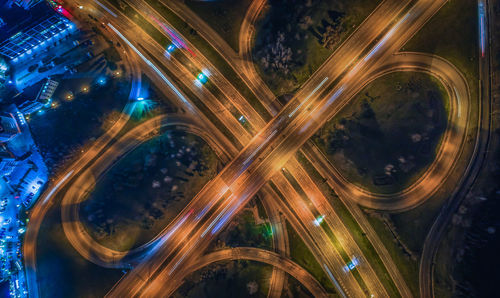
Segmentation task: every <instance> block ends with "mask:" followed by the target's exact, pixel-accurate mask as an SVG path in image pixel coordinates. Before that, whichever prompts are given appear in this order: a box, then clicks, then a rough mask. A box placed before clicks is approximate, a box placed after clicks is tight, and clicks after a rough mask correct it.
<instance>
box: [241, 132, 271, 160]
mask: <svg viewBox="0 0 500 298" xmlns="http://www.w3.org/2000/svg"><path fill="white" fill-rule="evenodd" d="M277 132H278V131H277V130H274V131H273V133H272V134H270V135H269V136H268V137H267V139H266V140H265V141H264V142H263V143H262V144H260V145H259V147H257V149H256V150H254V152H252V154H250V156H249V157H248V158H247V159H246V160H245V161H244V162H243V165H246V164H247V163H248V162H249V161H250V160H251V159H252V158H253V157H254V156H255V154H257V153H258V152H259V151H260V149H262V147H263V146H264V145H265V144H266V143H267V142H269V140H270V139H271V138H272V137H273V136H274V135H275V134H276V133H277Z"/></svg>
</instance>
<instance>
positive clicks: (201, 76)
mask: <svg viewBox="0 0 500 298" xmlns="http://www.w3.org/2000/svg"><path fill="white" fill-rule="evenodd" d="M197 79H198V81H200V83H202V84H206V83H207V82H208V77H207V76H206V75H205V74H204V73H203V72H200V73H199V74H198V76H197Z"/></svg>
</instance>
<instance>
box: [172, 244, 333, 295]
mask: <svg viewBox="0 0 500 298" xmlns="http://www.w3.org/2000/svg"><path fill="white" fill-rule="evenodd" d="M229 260H249V261H256V262H261V263H265V264H269V265H272V266H274V267H276V268H278V269H280V270H282V271H284V272H286V273H288V274H289V275H291V276H293V277H294V278H295V279H296V280H298V281H299V282H300V283H301V284H302V285H304V286H305V287H306V288H307V290H308V291H309V292H310V293H311V294H312V295H313V296H314V297H329V295H328V293H327V292H326V291H325V289H324V288H323V287H322V286H321V284H320V283H319V282H318V281H317V280H316V279H315V278H314V277H313V276H312V275H311V274H310V273H309V272H307V271H306V270H305V269H304V268H302V267H301V266H299V265H298V264H297V263H295V262H293V261H292V260H290V259H289V258H287V257H284V256H281V255H279V254H277V253H274V252H272V251H268V250H264V249H260V248H254V247H235V248H230V249H224V250H218V251H215V252H212V253H209V254H207V255H204V256H203V257H201V258H199V259H197V261H196V262H195V263H193V264H192V265H190V266H189V267H187V268H186V269H183V271H182V274H179V275H178V276H179V280H182V279H184V278H185V277H186V276H187V275H189V274H190V273H192V272H195V271H197V270H199V269H201V268H203V267H206V266H207V265H210V264H212V263H215V262H220V261H229ZM170 284H171V286H170V287H169V289H168V291H167V292H166V293H165V296H169V295H171V294H173V292H174V291H175V290H176V289H177V285H179V284H180V283H177V282H171V283H170Z"/></svg>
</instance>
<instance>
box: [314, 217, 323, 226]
mask: <svg viewBox="0 0 500 298" xmlns="http://www.w3.org/2000/svg"><path fill="white" fill-rule="evenodd" d="M324 218H325V216H324V215H320V216H318V217H317V218H316V219H315V220H314V225H315V226H317V227H319V225H320V224H321V223H322V222H323V219H324Z"/></svg>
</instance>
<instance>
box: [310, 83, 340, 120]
mask: <svg viewBox="0 0 500 298" xmlns="http://www.w3.org/2000/svg"><path fill="white" fill-rule="evenodd" d="M343 91H344V86H343V85H342V86H341V87H340V88H339V89H338V90H337V91H336V92H335V93H334V94H333V95H332V97H330V98H329V99H328V101H327V102H326V104H325V105H323V107H321V109H320V110H319V111H318V113H319V114H323V112H324V111H325V109H326V108H328V106H330V105H331V104H332V103H333V102H334V101H335V100H336V99H337V98H338V97H339V96H340V94H341V93H342V92H343ZM315 114H316V113H315Z"/></svg>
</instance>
